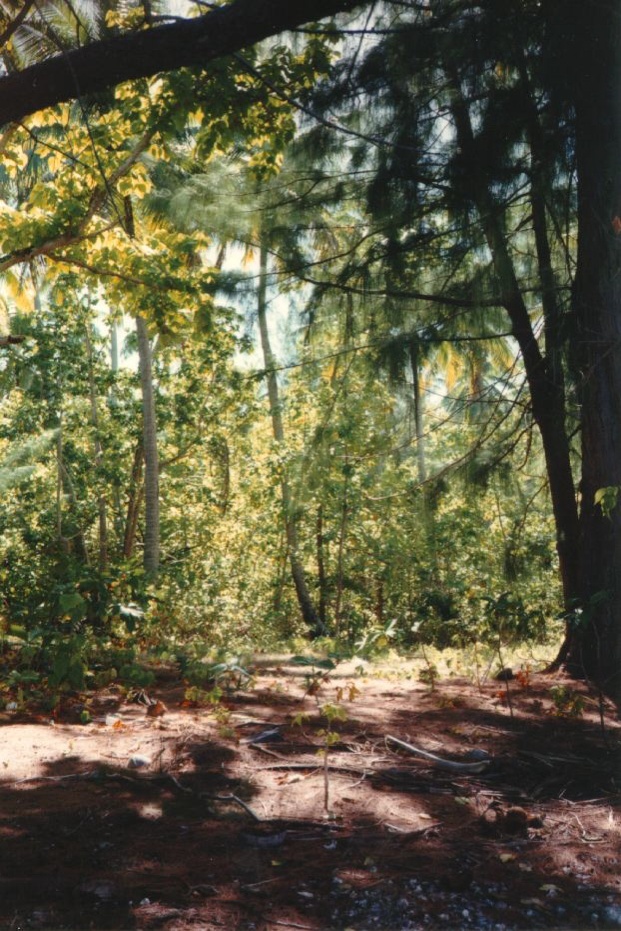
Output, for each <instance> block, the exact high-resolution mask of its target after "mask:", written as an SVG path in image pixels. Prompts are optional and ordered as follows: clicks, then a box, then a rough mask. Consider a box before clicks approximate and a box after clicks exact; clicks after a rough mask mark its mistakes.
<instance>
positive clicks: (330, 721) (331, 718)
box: [317, 702, 347, 818]
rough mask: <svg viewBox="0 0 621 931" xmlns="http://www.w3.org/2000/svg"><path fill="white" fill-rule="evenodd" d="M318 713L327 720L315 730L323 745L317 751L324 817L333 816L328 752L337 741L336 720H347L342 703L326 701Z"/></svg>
mask: <svg viewBox="0 0 621 931" xmlns="http://www.w3.org/2000/svg"><path fill="white" fill-rule="evenodd" d="M319 711H320V714H321V716H322V717H323V718H325V720H326V721H327V727H323V728H321V729H320V730H319V731H317V736H318V737H321V738H322V740H323V746H322V747H321V748H320V749H319V750H318V751H317V753H318V755H320V756H322V757H323V786H324V789H323V807H324V813H325V816H326V818H333V817H334V813H333V812H332V811H331V809H330V767H329V759H328V758H329V754H330V749H331V748H332V747H333V746H334V745H335V744H336V743H337V742H338V740H339V737H340V735H339V733H338V731H337V730H335V728H334V724H335V723H336V722H338V721H346V720H347V712H346V711H345V709H344V708H343V707H342V705H334V704H331V703H330V702H328V703H327V704H325V705H322V706H321V707H320V709H319Z"/></svg>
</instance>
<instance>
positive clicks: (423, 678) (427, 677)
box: [418, 660, 440, 692]
mask: <svg viewBox="0 0 621 931" xmlns="http://www.w3.org/2000/svg"><path fill="white" fill-rule="evenodd" d="M439 678H440V672H439V670H438V667H437V666H436V664H435V663H430V662H429V661H428V660H427V665H426V666H424V667H423V668H422V669H421V670H420V672H419V673H418V679H419V681H420V682H422V683H423V684H424V685H427V686H429V691H430V692H435V688H436V682H437V681H438V679H439Z"/></svg>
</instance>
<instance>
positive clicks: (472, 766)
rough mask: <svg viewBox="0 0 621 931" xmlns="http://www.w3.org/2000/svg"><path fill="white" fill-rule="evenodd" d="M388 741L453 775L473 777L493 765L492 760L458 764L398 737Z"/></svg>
mask: <svg viewBox="0 0 621 931" xmlns="http://www.w3.org/2000/svg"><path fill="white" fill-rule="evenodd" d="M386 741H387V742H388V741H390V742H391V743H394V744H396V745H397V746H398V747H401V749H402V750H407V751H408V753H413V754H414V755H415V756H420V757H422V758H423V759H424V760H429V762H430V763H433V764H434V766H437V767H438V769H448V770H449V771H450V772H453V773H471V774H473V775H476V774H477V773H484V772H485V770H486V769H487V767H488V766H489V764H490V763H491V760H477V761H476V763H456V762H455V761H454V760H445V759H444V758H443V757H441V756H436V754H435V753H429V752H428V751H427V750H421V749H420V748H419V747H414V746H412V744H409V743H406V742H405V740H399V738H398V737H391V736H390V735H387V737H386Z"/></svg>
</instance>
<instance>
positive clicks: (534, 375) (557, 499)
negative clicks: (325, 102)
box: [446, 64, 579, 606]
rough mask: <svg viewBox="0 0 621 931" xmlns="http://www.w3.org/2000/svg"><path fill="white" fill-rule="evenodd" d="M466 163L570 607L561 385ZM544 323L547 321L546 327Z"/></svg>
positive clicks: (571, 553) (468, 138) (463, 132)
mask: <svg viewBox="0 0 621 931" xmlns="http://www.w3.org/2000/svg"><path fill="white" fill-rule="evenodd" d="M446 70H447V73H448V75H449V77H450V80H451V84H452V90H453V104H452V110H453V116H454V119H455V128H456V133H457V140H458V144H459V146H460V149H461V150H462V152H464V153H472V152H473V151H474V144H473V143H474V134H473V129H472V124H471V121H470V114H469V111H468V107H467V104H466V102H465V101H464V98H463V96H462V94H461V90H460V84H459V77H458V75H457V74H456V73H455V69H454V68H453V67H452V66H451V65H450V64H449V65H447V66H446ZM470 163H471V164H472V165H473V166H475V171H474V173H473V177H472V178H471V179H470V180H471V190H472V198H473V200H474V202H475V204H476V207H477V210H478V212H479V215H480V217H481V224H482V227H483V233H484V236H485V239H486V242H487V245H488V248H489V250H490V253H491V256H492V263H493V266H494V272H495V275H496V279H497V282H498V289H499V293H500V299H499V303H500V304H501V305H502V306H503V307H504V308H505V309H506V311H507V314H508V315H509V319H510V320H511V326H512V331H513V336H514V337H515V339H516V341H517V343H518V345H519V347H520V352H521V355H522V360H523V363H524V370H525V372H526V379H527V381H528V387H529V391H530V399H531V410H532V415H533V419H534V421H535V423H536V424H537V427H538V429H539V434H540V436H541V442H542V446H543V451H544V456H545V461H546V472H547V476H548V483H549V487H550V498H551V501H552V510H553V513H554V522H555V527H556V550H557V553H558V559H559V568H560V574H561V580H562V585H563V596H564V601H565V604H566V605H567V606H573V605H575V602H576V597H577V595H578V593H579V566H578V546H579V525H578V508H577V504H576V494H575V486H574V479H573V474H572V468H571V456H570V445H569V437H568V435H567V429H566V424H565V418H566V411H565V394H564V387H563V382H562V381H560V383H559V382H555V380H554V368H553V367H552V366H551V364H550V360H548V358H547V357H546V356H544V355H543V354H542V352H541V350H540V348H539V344H538V342H537V337H536V336H535V333H534V331H533V327H532V324H531V321H530V316H529V313H528V308H527V307H526V304H525V302H524V298H523V296H522V292H521V289H520V285H519V282H518V278H517V275H516V272H515V268H514V266H513V261H512V259H511V255H510V252H509V247H508V243H507V239H506V236H505V233H504V229H503V224H502V222H501V214H502V207H500V206H499V205H498V204H496V202H495V201H494V198H493V196H492V193H491V191H490V187H489V183H488V180H487V179H486V178H485V177H484V176H483V175H482V173H480V172H477V171H476V165H477V163H476V160H475V159H474V157H473V156H472V155H471V156H470ZM540 245H541V244H540ZM544 287H545V282H544ZM548 323H549V322H548V321H546V325H548Z"/></svg>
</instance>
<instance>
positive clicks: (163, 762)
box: [0, 662, 621, 931]
mask: <svg viewBox="0 0 621 931" xmlns="http://www.w3.org/2000/svg"><path fill="white" fill-rule="evenodd" d="M308 672H309V671H308V670H304V669H296V668H293V667H287V666H279V665H277V664H276V663H275V662H274V663H266V664H264V665H263V666H262V667H261V668H259V669H258V670H257V671H256V676H255V680H254V683H253V684H252V687H251V688H246V689H245V690H240V691H236V692H234V693H232V694H231V695H230V696H225V697H224V698H223V701H222V703H221V704H220V705H219V706H216V707H215V708H214V706H212V705H209V703H208V702H206V701H205V696H204V695H200V694H196V693H193V694H191V698H192V699H193V700H192V701H188V699H187V692H186V687H185V686H184V684H183V683H182V682H181V681H180V680H179V679H178V676H177V675H176V673H175V670H172V669H161V670H160V671H159V673H158V680H157V682H156V684H155V685H154V686H153V687H152V688H149V689H148V690H147V691H148V694H144V693H142V694H134V695H132V694H129V695H128V694H126V693H125V692H123V691H122V690H121V689H119V688H116V687H114V686H113V687H110V688H107V689H105V690H102V691H99V692H98V693H94V694H89V695H86V696H74V697H70V698H67V700H66V702H65V703H64V705H63V707H62V708H61V709H60V713H59V714H58V715H57V718H56V720H54V721H50V720H49V717H45V716H35V715H33V713H32V712H30V713H29V714H28V715H26V714H24V713H22V712H20V710H19V709H16V710H14V711H7V712H4V713H3V714H2V715H1V717H0V724H1V725H2V730H1V733H2V740H1V743H0V780H1V781H0V927H1V928H3V929H4V928H7V929H26V928H59V929H60V928H72V929H88V928H101V929H125V928H128V929H130V928H139V929H152V928H153V929H156V928H157V929H169V931H186V929H225V931H226V929H240V931H241V929H244V931H250V929H254V931H277V929H280V928H293V929H309V931H311V929H312V931H318V929H367V928H369V929H372V928H382V929H397V931H401V929H426V928H449V929H453V928H464V929H465V928H478V929H495V931H508V929H513V928H516V929H517V928H615V927H621V868H620V867H621V846H620V844H621V811H620V806H619V801H620V798H621V769H620V768H619V762H620V754H619V750H620V748H621V732H620V726H619V723H618V722H617V718H616V715H615V714H614V713H613V712H612V710H611V709H610V708H606V709H604V712H605V713H604V716H603V718H602V715H601V714H600V712H601V709H600V707H599V703H598V700H597V697H596V696H593V695H592V694H590V693H589V692H588V690H587V689H586V688H585V687H584V686H582V685H577V684H576V683H575V682H571V683H569V682H566V681H564V680H563V679H559V678H550V677H549V676H543V675H537V676H530V675H526V676H524V675H520V676H519V677H518V678H514V679H512V680H511V681H509V682H497V681H488V682H487V683H486V684H485V685H483V686H481V687H478V686H477V685H476V684H475V683H473V682H471V681H469V680H466V679H457V678H451V679H447V680H443V681H440V682H438V683H436V685H435V689H433V690H431V689H430V688H429V686H426V685H424V684H423V683H421V682H420V681H418V679H417V677H415V676H410V673H409V672H408V664H407V663H402V664H401V665H400V666H399V669H398V670H395V669H394V668H393V669H391V670H390V673H389V674H388V673H387V674H386V675H388V676H389V677H386V676H382V673H381V670H379V671H378V670H377V669H371V668H369V669H368V670H367V671H366V673H364V674H361V670H358V671H356V670H354V668H353V667H351V666H350V667H349V668H347V667H343V668H341V667H338V668H337V670H336V671H335V672H334V673H332V674H331V675H330V678H329V681H325V682H317V681H315V683H314V684H315V685H319V691H318V692H317V694H315V695H313V694H308V692H307V688H308V685H309V682H310V679H309V677H308ZM305 673H306V675H305ZM563 688H564V689H565V690H566V691H565V692H563V691H562V689H563ZM551 689H555V690H556V691H554V692H551ZM559 690H560V691H559ZM507 693H508V694H507ZM553 696H556V698H555V700H553ZM156 699H159V701H160V702H161V703H163V704H158V705H154V704H145V703H148V702H153V701H155V700H156ZM350 699H353V700H350ZM507 699H509V701H508V700H507ZM330 704H332V705H334V704H338V705H340V706H342V707H343V708H345V710H346V720H342V721H340V720H336V719H333V720H332V722H331V723H330V721H328V720H326V718H325V717H322V716H321V715H320V713H319V710H318V709H319V707H320V706H325V705H330ZM581 705H582V706H583V707H582V708H581V707H580V706H581ZM164 706H165V707H164ZM85 711H88V715H87V714H85ZM571 711H574V712H581V713H580V714H579V715H576V716H571V714H570V712H571ZM160 712H162V713H160ZM301 713H304V714H305V715H307V716H306V717H304V716H302V717H300V715H301ZM332 715H333V716H334V712H333V713H332ZM88 716H90V717H91V720H90V721H89V722H88V723H80V720H85V719H86V718H87V717H88ZM326 732H327V733H326ZM389 738H397V739H398V740H401V741H404V742H406V743H409V744H411V745H413V746H414V747H416V748H418V749H420V750H424V751H426V752H428V753H431V754H434V755H435V756H437V757H438V758H439V760H440V762H438V761H437V760H430V759H426V758H423V757H421V756H419V755H414V754H413V753H411V752H410V751H408V750H406V749H404V748H402V747H401V746H400V745H398V744H397V743H395V742H394V740H390V739H389ZM326 746H328V748H329V749H328V758H327V768H326V766H325V759H324V756H323V755H322V753H321V750H322V748H323V749H325V748H326ZM447 761H448V763H449V766H448V767H447V766H446V763H447ZM451 763H453V764H454V763H457V764H458V765H457V766H456V767H451V765H450V764H451ZM477 770H481V771H480V772H479V771H477ZM326 793H327V798H326Z"/></svg>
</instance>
